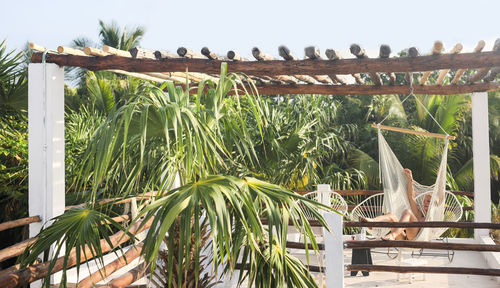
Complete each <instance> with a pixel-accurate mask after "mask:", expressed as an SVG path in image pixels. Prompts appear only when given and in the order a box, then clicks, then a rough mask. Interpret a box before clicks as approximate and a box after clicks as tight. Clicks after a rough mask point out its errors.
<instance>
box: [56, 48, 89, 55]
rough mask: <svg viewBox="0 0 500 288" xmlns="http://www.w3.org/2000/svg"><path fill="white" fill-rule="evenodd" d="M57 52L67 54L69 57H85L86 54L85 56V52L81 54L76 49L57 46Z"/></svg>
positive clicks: (80, 51)
mask: <svg viewBox="0 0 500 288" xmlns="http://www.w3.org/2000/svg"><path fill="white" fill-rule="evenodd" d="M57 52H58V53H63V54H69V55H78V56H87V54H85V52H83V51H82V50H78V49H75V48H71V47H66V46H58V47H57Z"/></svg>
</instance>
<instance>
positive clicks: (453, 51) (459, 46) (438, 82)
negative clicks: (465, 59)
mask: <svg viewBox="0 0 500 288" xmlns="http://www.w3.org/2000/svg"><path fill="white" fill-rule="evenodd" d="M463 48H464V46H463V45H462V44H460V43H458V44H457V45H455V47H453V49H451V51H450V54H458V53H460V51H462V49H463ZM448 72H450V69H443V70H441V71H440V72H439V76H438V78H437V80H436V85H441V84H443V80H444V77H445V76H446V74H448Z"/></svg>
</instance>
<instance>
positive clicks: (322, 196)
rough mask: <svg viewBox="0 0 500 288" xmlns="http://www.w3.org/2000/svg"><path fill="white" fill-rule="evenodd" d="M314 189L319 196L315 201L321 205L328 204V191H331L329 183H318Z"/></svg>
mask: <svg viewBox="0 0 500 288" xmlns="http://www.w3.org/2000/svg"><path fill="white" fill-rule="evenodd" d="M316 191H317V192H318V196H319V197H318V199H317V201H318V202H319V203H321V204H323V205H327V206H330V205H331V202H330V191H332V188H331V187H330V184H318V186H317V187H316Z"/></svg>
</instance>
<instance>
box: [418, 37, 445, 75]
mask: <svg viewBox="0 0 500 288" xmlns="http://www.w3.org/2000/svg"><path fill="white" fill-rule="evenodd" d="M442 51H443V42H441V41H436V42H434V46H433V47H432V51H431V54H432V55H433V56H436V55H440V54H441V52H442ZM432 70H436V69H432ZM431 73H432V71H425V72H424V74H423V75H422V78H420V84H422V85H425V83H427V80H428V79H429V76H430V75H431Z"/></svg>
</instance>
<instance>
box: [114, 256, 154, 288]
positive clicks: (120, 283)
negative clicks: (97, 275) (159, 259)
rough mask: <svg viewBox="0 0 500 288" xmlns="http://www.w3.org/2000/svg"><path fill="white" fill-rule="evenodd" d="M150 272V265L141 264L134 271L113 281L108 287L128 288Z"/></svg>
mask: <svg viewBox="0 0 500 288" xmlns="http://www.w3.org/2000/svg"><path fill="white" fill-rule="evenodd" d="M148 270H149V265H148V264H146V263H145V262H143V263H141V264H139V265H138V266H137V267H135V268H134V269H132V270H130V271H128V272H127V273H125V274H123V275H121V276H120V277H117V278H115V279H113V280H112V281H111V282H109V284H108V285H109V287H111V288H124V287H127V286H128V285H130V284H132V283H134V282H135V281H137V280H139V279H141V278H142V277H144V276H145V275H146V273H147V271H148Z"/></svg>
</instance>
